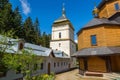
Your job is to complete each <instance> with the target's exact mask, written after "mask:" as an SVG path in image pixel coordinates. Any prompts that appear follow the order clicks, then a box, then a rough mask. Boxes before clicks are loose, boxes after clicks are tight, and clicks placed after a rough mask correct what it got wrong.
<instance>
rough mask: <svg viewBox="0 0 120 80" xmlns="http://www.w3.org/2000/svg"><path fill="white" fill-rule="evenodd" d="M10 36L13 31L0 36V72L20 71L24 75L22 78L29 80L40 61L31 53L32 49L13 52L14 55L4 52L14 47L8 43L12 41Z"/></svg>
mask: <svg viewBox="0 0 120 80" xmlns="http://www.w3.org/2000/svg"><path fill="white" fill-rule="evenodd" d="M12 35H14V34H13V31H10V32H8V33H4V35H2V37H1V36H0V39H1V40H0V47H1V49H0V66H1V67H0V72H1V71H3V70H2V69H4V70H5V71H8V70H11V69H12V70H14V71H16V72H18V71H20V72H21V73H22V74H24V78H27V79H26V80H31V77H32V76H31V74H33V72H34V71H36V70H37V68H39V67H40V66H36V64H38V63H39V64H40V63H41V61H42V59H41V58H38V57H37V55H35V54H34V53H33V52H32V49H27V50H24V49H22V50H21V51H17V52H14V54H10V53H9V52H6V51H7V50H9V49H11V47H12V46H13V45H14V44H11V43H9V41H11V39H12V38H11V37H13V36H12ZM13 51H14V50H13Z"/></svg>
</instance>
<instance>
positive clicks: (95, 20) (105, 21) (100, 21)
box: [84, 18, 120, 28]
mask: <svg viewBox="0 0 120 80" xmlns="http://www.w3.org/2000/svg"><path fill="white" fill-rule="evenodd" d="M101 24H117V25H119V24H120V23H118V22H116V21H110V20H108V19H106V18H93V19H92V20H91V21H90V22H89V23H88V24H87V25H85V26H84V28H86V27H92V26H97V25H101Z"/></svg>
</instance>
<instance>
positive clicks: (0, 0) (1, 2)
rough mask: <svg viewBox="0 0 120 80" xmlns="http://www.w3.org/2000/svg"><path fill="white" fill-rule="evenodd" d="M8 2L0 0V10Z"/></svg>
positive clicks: (7, 0)
mask: <svg viewBox="0 0 120 80" xmlns="http://www.w3.org/2000/svg"><path fill="white" fill-rule="evenodd" d="M8 2H9V0H0V9H3V8H4V6H5V5H6V4H7V3H8Z"/></svg>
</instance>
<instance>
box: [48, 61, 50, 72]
mask: <svg viewBox="0 0 120 80" xmlns="http://www.w3.org/2000/svg"><path fill="white" fill-rule="evenodd" d="M48 74H50V63H48Z"/></svg>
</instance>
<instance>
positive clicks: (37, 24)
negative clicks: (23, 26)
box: [34, 18, 41, 37]
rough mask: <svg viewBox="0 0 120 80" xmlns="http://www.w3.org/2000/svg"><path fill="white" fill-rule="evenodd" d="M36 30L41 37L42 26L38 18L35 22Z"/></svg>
mask: <svg viewBox="0 0 120 80" xmlns="http://www.w3.org/2000/svg"><path fill="white" fill-rule="evenodd" d="M34 28H35V31H36V32H37V33H38V36H40V37H41V31H40V26H39V20H38V18H36V20H35V22H34Z"/></svg>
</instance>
